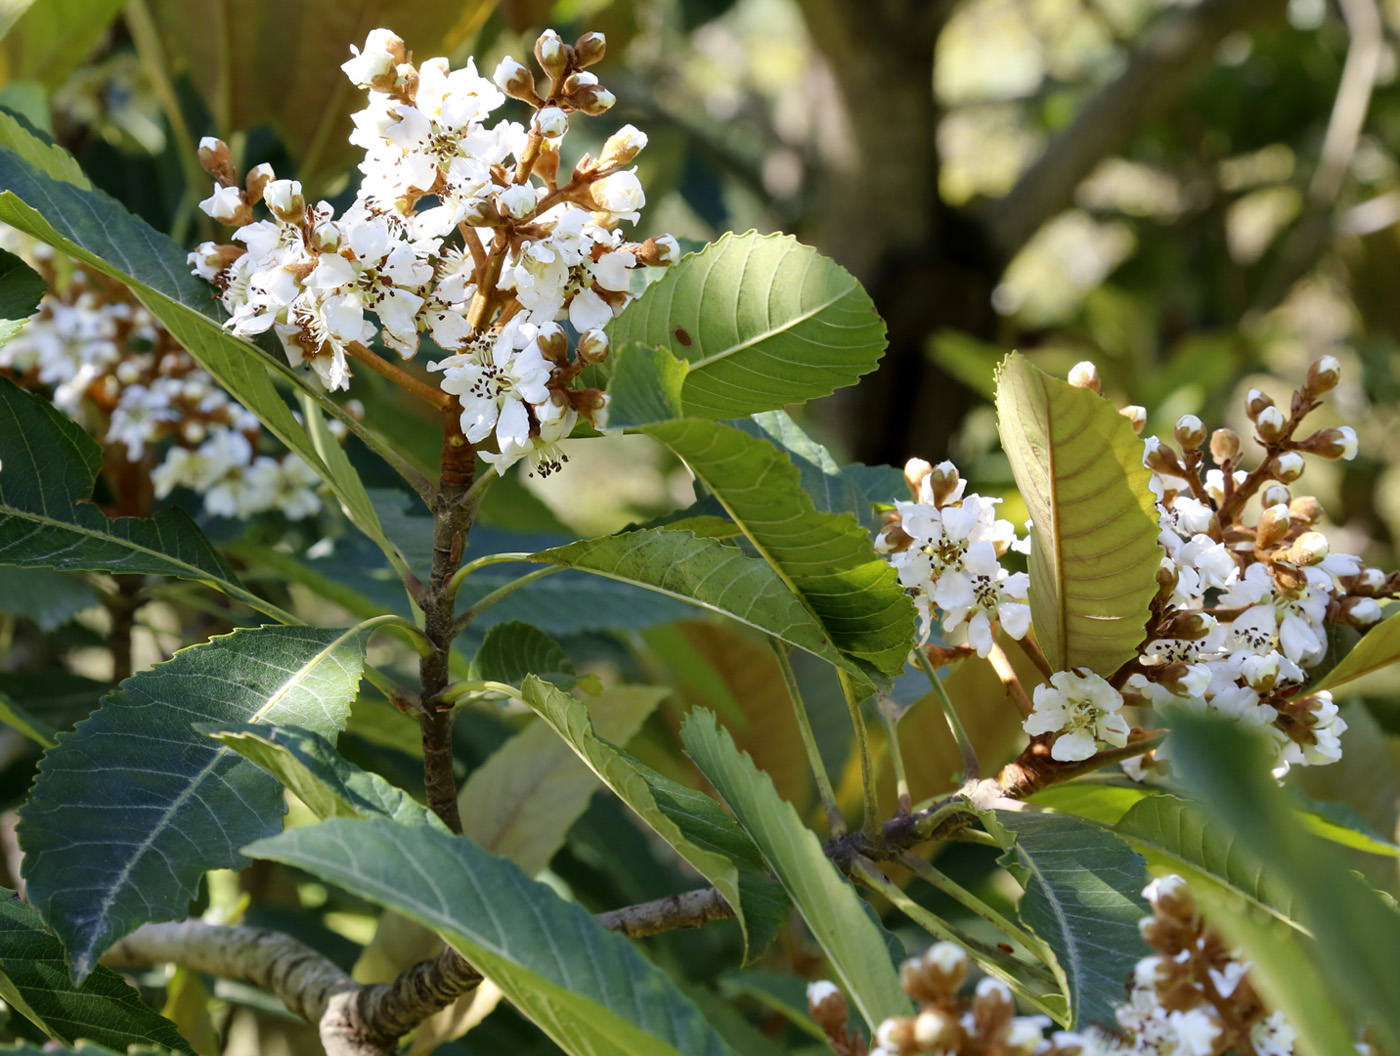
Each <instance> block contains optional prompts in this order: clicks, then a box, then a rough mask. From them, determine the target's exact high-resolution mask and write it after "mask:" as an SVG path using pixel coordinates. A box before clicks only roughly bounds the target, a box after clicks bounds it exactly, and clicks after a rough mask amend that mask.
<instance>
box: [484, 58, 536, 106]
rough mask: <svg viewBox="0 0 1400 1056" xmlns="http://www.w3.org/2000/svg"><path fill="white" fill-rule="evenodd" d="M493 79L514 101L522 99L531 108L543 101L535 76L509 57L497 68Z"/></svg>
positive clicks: (527, 68)
mask: <svg viewBox="0 0 1400 1056" xmlns="http://www.w3.org/2000/svg"><path fill="white" fill-rule="evenodd" d="M491 79H492V80H493V81H495V82H496V87H497V88H499V89H500V90H501V91H503V92H505V93H506V95H508V96H510V97H511V98H512V99H521V100H523V101H525V102H527V103H529V104H530V105H531V106H538V105H539V103H540V101H541V100H540V96H539V93H538V92H536V91H535V75H534V74H533V73H531V72H530V70H529V67H527V66H525V65H523V64H521V63H519V62H516V61H515V60H514V59H512V58H511V57H510V56H509V55H507V56H506V57H505V58H504V59H502V60H501V61H500V63H499V64H498V65H497V66H496V72H495V73H494V74H493V75H492V77H491Z"/></svg>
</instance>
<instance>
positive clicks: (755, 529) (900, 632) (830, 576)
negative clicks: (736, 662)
mask: <svg viewBox="0 0 1400 1056" xmlns="http://www.w3.org/2000/svg"><path fill="white" fill-rule="evenodd" d="M644 432H646V433H647V434H648V435H649V436H652V437H654V438H655V439H657V440H659V441H660V442H661V443H663V444H665V445H666V446H667V447H669V448H670V449H671V450H672V451H674V452H675V453H676V454H677V455H679V456H680V457H681V458H682V459H684V460H685V463H686V465H687V466H689V467H690V469H691V472H693V473H694V474H695V476H696V477H697V478H698V479H699V480H700V482H701V483H702V484H704V485H705V487H706V488H708V489H709V490H710V492H711V493H712V494H714V496H715V497H716V498H717V499H719V501H720V503H721V504H722V505H723V506H724V509H725V512H727V513H728V514H729V516H730V517H731V518H732V519H733V520H734V523H735V524H737V525H738V526H739V528H740V529H741V530H742V531H743V533H744V535H745V536H747V537H748V539H749V541H750V542H751V543H752V544H753V545H754V546H755V547H756V548H757V549H758V552H759V554H760V555H761V556H762V557H763V558H764V560H766V561H767V562H768V563H769V564H771V565H772V566H773V568H774V569H775V570H776V571H777V573H778V575H779V576H780V577H781V578H782V581H783V583H784V584H785V585H786V586H787V588H788V589H789V590H790V591H792V593H793V594H795V595H796V596H797V597H798V598H800V599H801V601H802V604H803V605H804V606H805V607H806V609H807V610H808V611H809V612H810V613H811V614H812V615H813V617H815V619H816V621H817V623H818V624H819V625H820V626H821V628H822V630H823V632H824V633H825V634H826V636H827V637H828V638H829V640H830V641H831V643H832V645H834V646H835V647H836V648H837V649H839V650H840V651H841V652H842V653H844V654H845V655H847V656H849V657H850V658H851V659H852V660H854V661H855V662H856V663H857V665H859V666H860V667H861V668H862V669H865V670H866V671H871V672H874V673H875V675H876V677H877V678H878V677H880V676H884V677H892V676H894V675H897V674H899V673H900V672H901V671H903V670H904V665H905V661H906V659H907V657H908V655H909V648H910V646H911V644H912V643H913V640H914V605H913V602H911V601H910V600H909V597H908V595H906V594H905V592H904V589H903V588H902V587H901V586H900V585H899V580H898V577H897V576H896V574H895V571H894V568H893V567H891V566H890V564H889V563H888V562H886V561H884V560H883V559H881V558H880V556H879V555H878V554H876V553H875V547H874V543H873V542H872V541H871V537H870V534H869V533H868V532H867V531H866V530H865V528H864V527H863V526H862V525H861V524H860V523H859V522H858V521H857V520H856V518H855V517H854V516H851V515H849V514H833V513H820V512H818V511H817V509H816V507H815V505H814V504H813V502H812V499H811V497H810V496H809V495H808V494H807V493H806V492H805V491H803V490H802V481H801V475H800V474H799V472H798V469H797V467H796V466H794V465H793V464H792V461H791V459H789V458H788V457H787V456H786V455H785V454H784V453H783V452H781V451H779V450H778V449H777V448H775V447H774V446H773V445H772V444H771V443H769V442H768V441H767V440H764V439H760V438H757V437H753V436H749V435H747V434H745V433H743V432H740V431H739V430H738V429H735V428H733V427H731V426H728V425H723V424H721V423H719V422H703V421H697V420H694V419H681V420H679V421H674V422H666V423H662V424H659V425H652V426H648V427H647V428H646V429H645V430H644ZM1154 539H1155V536H1154ZM793 644H801V643H793ZM845 666H847V667H848V668H849V666H850V665H845Z"/></svg>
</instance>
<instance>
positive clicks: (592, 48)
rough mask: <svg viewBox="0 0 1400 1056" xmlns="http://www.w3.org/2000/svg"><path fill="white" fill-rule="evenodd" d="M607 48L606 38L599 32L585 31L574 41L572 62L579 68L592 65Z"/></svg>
mask: <svg viewBox="0 0 1400 1056" xmlns="http://www.w3.org/2000/svg"><path fill="white" fill-rule="evenodd" d="M607 50H608V39H607V37H605V36H603V34H601V33H585V34H584V35H583V36H581V37H579V38H578V40H576V41H574V64H575V65H576V66H578V68H579V69H583V68H584V67H585V66H592V65H593V64H594V63H595V62H597V61H598V60H600V59H601V58H602V57H603V55H604V54H605V53H606V52H607Z"/></svg>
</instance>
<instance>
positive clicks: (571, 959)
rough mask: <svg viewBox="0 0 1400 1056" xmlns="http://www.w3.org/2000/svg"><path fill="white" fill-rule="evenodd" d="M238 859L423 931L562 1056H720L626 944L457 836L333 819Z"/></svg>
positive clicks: (703, 1027)
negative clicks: (315, 879)
mask: <svg viewBox="0 0 1400 1056" xmlns="http://www.w3.org/2000/svg"><path fill="white" fill-rule="evenodd" d="M245 850H246V851H247V853H248V854H250V855H253V856H255V857H258V858H270V859H272V860H273V861H279V862H285V863H287V864H288V865H295V866H297V867H299V868H302V869H306V870H307V871H309V872H311V873H314V874H315V875H317V876H319V877H321V878H322V879H324V880H326V881H327V882H329V883H333V884H336V885H338V886H340V887H343V888H345V889H346V890H347V891H350V892H351V893H353V894H356V895H359V896H360V897H361V898H366V899H369V900H370V901H371V902H374V903H375V904H376V905H380V906H383V907H385V908H386V909H392V910H395V911H396V912H398V913H401V914H403V915H404V916H406V917H408V918H410V919H411V920H414V921H416V922H418V923H419V924H422V925H423V926H425V927H427V928H431V929H432V930H433V931H435V932H437V933H438V934H439V935H441V936H442V937H443V938H444V939H446V940H447V941H448V942H450V943H451V944H452V945H453V947H455V948H456V949H457V950H458V952H460V953H461V954H462V956H464V957H465V958H466V959H467V960H468V961H470V962H471V963H472V964H473V965H475V966H476V967H477V968H479V969H481V971H482V973H483V974H484V975H486V976H487V977H488V978H490V979H491V980H492V982H494V983H496V985H498V986H499V987H500V988H501V989H502V990H503V991H504V992H505V995H506V997H507V998H509V999H510V1001H511V1002H512V1003H513V1004H515V1006H516V1007H517V1008H519V1009H520V1011H521V1012H523V1013H524V1014H525V1015H526V1016H528V1017H529V1018H530V1019H532V1020H534V1022H535V1023H536V1024H537V1025H538V1026H539V1027H540V1028H541V1029H542V1030H543V1031H544V1032H545V1033H546V1034H548V1035H549V1036H550V1037H551V1038H553V1039H554V1041H555V1043H556V1044H557V1045H559V1046H560V1048H562V1049H563V1050H564V1051H565V1052H567V1053H571V1054H577V1056H605V1054H606V1056H611V1054H616V1056H721V1054H725V1053H727V1052H728V1049H727V1047H726V1046H725V1045H724V1043H723V1042H722V1041H721V1040H720V1037H719V1035H718V1034H717V1033H715V1031H714V1029H713V1028H712V1027H710V1025H709V1024H708V1023H706V1022H705V1020H704V1017H703V1016H701V1014H700V1012H699V1010H698V1009H696V1007H695V1006H694V1004H692V1003H691V1002H690V1001H689V999H687V998H686V997H685V996H684V995H682V994H681V993H680V991H679V990H678V989H677V988H676V986H675V984H674V983H672V982H671V980H670V979H669V978H667V976H666V975H665V974H664V973H663V972H661V970H660V969H658V968H656V967H655V966H653V965H652V964H651V963H650V962H649V961H647V959H646V958H645V957H643V956H642V954H641V953H640V952H639V951H638V950H637V949H636V947H635V946H633V945H632V943H631V942H629V941H628V940H627V939H625V938H623V937H622V936H621V935H616V934H614V933H612V932H609V931H606V930H604V929H603V928H602V927H601V926H600V925H599V924H598V922H597V921H596V920H594V919H593V917H592V915H590V914H589V913H588V911H587V910H585V909H584V908H583V907H582V906H580V905H578V904H576V903H573V902H565V901H564V900H563V899H561V898H560V897H559V896H558V895H557V894H555V892H554V891H553V890H552V889H551V888H550V887H548V886H547V885H545V884H541V883H537V882H535V881H534V880H531V879H530V878H529V877H528V876H527V875H526V874H525V873H523V872H522V871H521V870H520V868H519V867H518V866H516V865H514V864H513V863H511V862H508V861H506V860H505V859H503V858H497V857H495V856H493V855H490V854H487V853H486V852H485V851H483V850H482V849H481V848H480V847H478V846H477V845H476V844H475V843H473V842H472V841H471V840H469V839H466V838H465V837H460V836H459V837H453V836H448V835H445V834H443V833H441V832H438V831H436V830H434V829H428V828H415V829H405V828H403V827H401V826H398V825H395V824H393V823H392V822H390V821H386V820H383V819H370V820H367V821H349V820H346V819H343V818H338V819H335V820H332V821H326V822H322V823H321V824H320V825H314V826H308V827H305V828H298V829H292V830H290V831H288V832H284V833H283V834H282V835H280V836H277V837H275V838H273V839H270V840H259V841H257V842H256V843H254V844H251V845H250V846H248V847H247V848H245ZM446 879H450V881H451V882H450V883H444V880H446Z"/></svg>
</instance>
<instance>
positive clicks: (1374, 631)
mask: <svg viewBox="0 0 1400 1056" xmlns="http://www.w3.org/2000/svg"><path fill="white" fill-rule="evenodd" d="M1397 660H1400V612H1397V613H1394V614H1393V615H1391V616H1388V617H1386V618H1385V619H1384V620H1382V621H1381V622H1380V623H1378V624H1376V625H1375V626H1374V627H1372V628H1371V629H1370V630H1369V631H1367V632H1366V633H1365V634H1363V635H1362V636H1361V641H1360V642H1358V643H1357V644H1356V646H1355V648H1353V649H1352V651H1351V652H1349V653H1347V655H1346V657H1345V658H1344V659H1343V660H1342V661H1341V662H1340V663H1338V664H1337V665H1336V666H1335V667H1333V668H1332V670H1331V671H1329V672H1327V674H1326V675H1324V676H1323V678H1322V681H1320V682H1318V684H1317V685H1315V686H1310V687H1309V690H1310V691H1312V692H1316V691H1318V690H1323V689H1328V690H1331V689H1336V688H1337V687H1338V686H1342V685H1346V683H1348V682H1351V681H1352V680H1353V679H1357V678H1360V677H1361V676H1362V675H1369V674H1370V673H1371V672H1372V671H1379V670H1380V669H1381V668H1383V667H1389V666H1390V665H1391V664H1393V663H1395V662H1396V661H1397Z"/></svg>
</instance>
